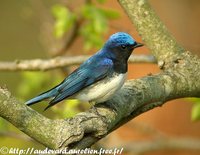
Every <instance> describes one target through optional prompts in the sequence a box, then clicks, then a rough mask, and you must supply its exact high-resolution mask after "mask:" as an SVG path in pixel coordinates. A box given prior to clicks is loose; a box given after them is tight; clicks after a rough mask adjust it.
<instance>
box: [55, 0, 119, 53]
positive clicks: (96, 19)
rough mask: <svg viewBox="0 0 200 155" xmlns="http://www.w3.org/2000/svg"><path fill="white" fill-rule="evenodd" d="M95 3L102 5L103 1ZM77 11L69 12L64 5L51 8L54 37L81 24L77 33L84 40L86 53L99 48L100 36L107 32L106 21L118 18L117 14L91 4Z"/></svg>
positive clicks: (84, 5) (82, 6)
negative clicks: (53, 21) (53, 19)
mask: <svg viewBox="0 0 200 155" xmlns="http://www.w3.org/2000/svg"><path fill="white" fill-rule="evenodd" d="M97 2H98V3H104V2H105V0H97ZM78 10H79V11H71V10H70V9H69V8H67V7H66V6H64V5H55V6H53V7H52V14H53V16H54V18H55V25H54V35H55V37H56V38H61V37H63V36H64V35H65V34H67V33H68V32H69V31H70V29H71V28H72V27H73V26H74V25H75V24H81V26H79V27H80V28H79V30H78V33H79V34H80V35H81V36H82V37H83V38H84V49H85V50H86V51H87V50H90V49H91V48H93V47H95V48H100V47H101V46H102V45H103V38H102V36H103V35H104V34H105V33H106V32H108V27H109V26H108V21H109V20H111V19H117V18H119V13H118V12H117V11H115V10H111V9H109V10H108V9H102V8H100V7H97V6H96V5H95V4H93V3H91V2H90V3H84V4H83V5H81V6H78ZM80 21H81V22H80Z"/></svg>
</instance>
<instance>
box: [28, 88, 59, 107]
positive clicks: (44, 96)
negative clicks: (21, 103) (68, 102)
mask: <svg viewBox="0 0 200 155" xmlns="http://www.w3.org/2000/svg"><path fill="white" fill-rule="evenodd" d="M57 93H58V91H57V89H55V88H53V89H51V90H49V91H47V92H44V93H42V94H40V95H38V96H36V97H34V98H32V99H30V100H28V101H27V102H26V103H25V104H26V105H28V106H30V105H33V104H35V103H38V102H40V101H42V100H45V99H49V98H52V97H55V96H56V95H57Z"/></svg>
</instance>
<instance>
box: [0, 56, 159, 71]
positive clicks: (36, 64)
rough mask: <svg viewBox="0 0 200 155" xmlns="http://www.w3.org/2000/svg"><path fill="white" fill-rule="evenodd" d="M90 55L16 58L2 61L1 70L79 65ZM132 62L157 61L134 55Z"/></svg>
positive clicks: (42, 69)
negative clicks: (32, 58) (10, 60)
mask: <svg viewBox="0 0 200 155" xmlns="http://www.w3.org/2000/svg"><path fill="white" fill-rule="evenodd" d="M88 58H89V56H88V55H85V56H84V55H82V56H71V57H56V58H52V59H46V60H45V59H35V60H16V61H15V62H0V71H36V70H41V71H46V70H51V69H56V68H61V67H67V66H72V65H79V64H81V63H83V62H84V61H85V60H86V59H88ZM129 62H130V63H156V60H155V58H154V57H153V56H152V55H134V56H131V58H130V59H129Z"/></svg>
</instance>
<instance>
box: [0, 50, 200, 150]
mask: <svg viewBox="0 0 200 155" xmlns="http://www.w3.org/2000/svg"><path fill="white" fill-rule="evenodd" d="M186 56H188V55H187V54H186ZM193 62H194V61H193ZM194 63H197V62H194ZM185 65H186V66H187V64H184V63H183V64H182V63H180V64H177V67H178V66H182V67H180V69H179V70H178V72H176V71H174V72H170V71H169V72H165V73H162V74H159V75H154V76H148V77H145V78H142V79H137V80H131V81H128V82H127V83H126V84H125V86H124V87H123V89H121V90H120V91H119V92H118V93H117V94H116V95H115V96H114V97H113V99H112V100H110V101H107V102H106V103H102V104H97V105H95V107H96V110H94V109H90V110H89V111H87V112H83V113H80V114H78V115H77V116H75V117H74V118H70V119H67V120H50V119H48V118H45V117H44V116H42V115H41V114H38V113H37V112H35V111H34V110H32V109H31V108H29V107H27V106H25V105H24V104H23V103H20V102H19V101H17V100H16V99H14V98H13V97H12V96H11V95H10V94H9V93H8V92H6V91H5V90H4V89H1V91H0V107H1V109H0V116H2V117H3V118H5V119H6V120H8V121H10V122H11V123H12V124H13V125H15V126H16V127H17V128H19V129H20V130H22V131H23V132H25V133H26V134H28V135H29V136H31V137H33V138H34V139H36V140H37V141H39V142H40V143H42V144H44V145H45V146H48V147H50V148H62V147H66V146H68V147H69V148H84V147H89V146H91V145H92V144H93V143H95V142H96V141H97V140H99V139H101V138H102V137H104V136H105V135H107V134H108V133H109V132H111V131H113V130H114V129H116V128H117V127H119V126H121V125H122V124H124V123H126V122H127V121H129V120H130V119H132V118H134V117H136V116H138V115H140V114H142V113H144V112H145V111H148V110H150V109H152V108H154V107H157V106H161V105H162V104H163V103H164V102H166V101H168V100H171V99H175V98H180V97H187V96H199V94H200V79H199V78H196V77H195V76H194V74H197V73H196V70H191V69H189V71H187V70H185V71H183V69H181V68H183V66H185ZM188 65H189V64H188ZM198 66H200V65H197V68H196V69H197V70H200V69H199V68H198ZM198 74H200V72H198ZM197 77H199V75H198V76H197ZM189 80H190V81H191V82H190V81H189ZM194 83H195V85H194ZM96 111H97V112H98V114H97V113H96Z"/></svg>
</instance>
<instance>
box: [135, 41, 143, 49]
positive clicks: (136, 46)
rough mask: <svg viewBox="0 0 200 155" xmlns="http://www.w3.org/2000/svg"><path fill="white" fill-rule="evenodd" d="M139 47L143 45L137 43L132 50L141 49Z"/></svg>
mask: <svg viewBox="0 0 200 155" xmlns="http://www.w3.org/2000/svg"><path fill="white" fill-rule="evenodd" d="M141 46H144V44H142V43H138V42H137V44H136V45H135V46H134V48H138V47H141Z"/></svg>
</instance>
